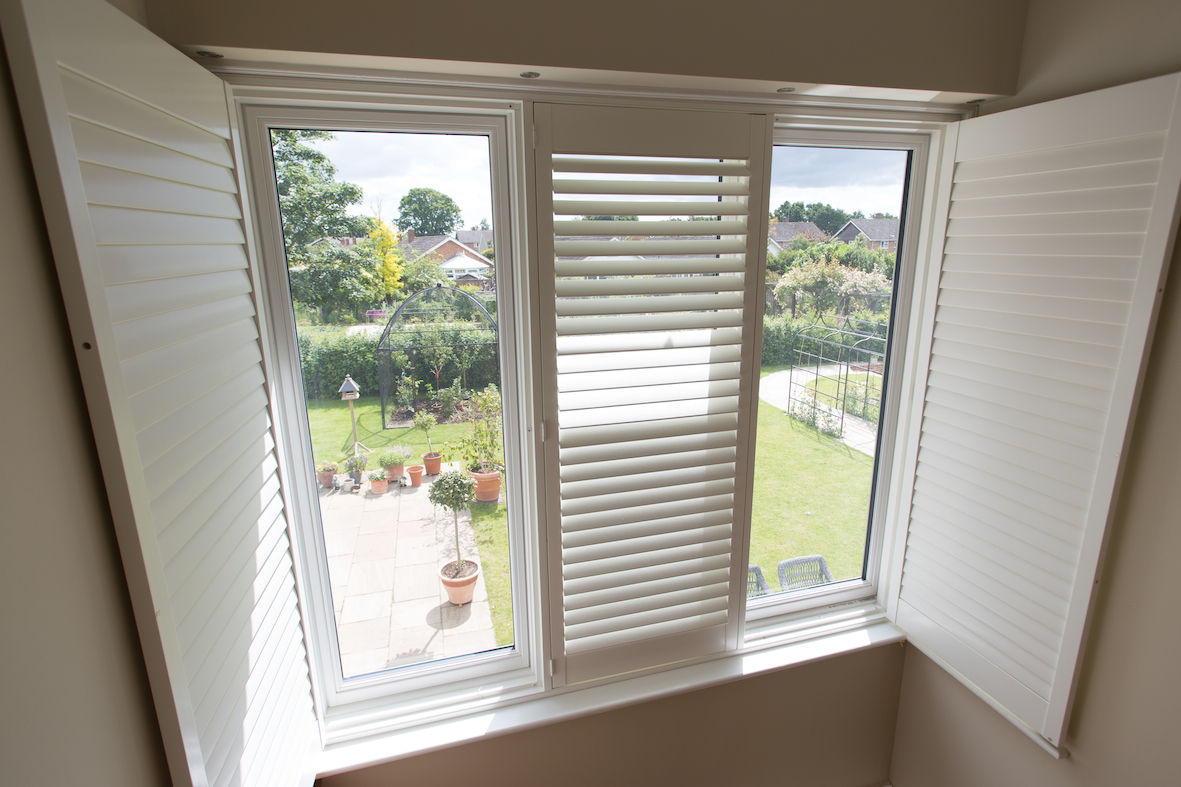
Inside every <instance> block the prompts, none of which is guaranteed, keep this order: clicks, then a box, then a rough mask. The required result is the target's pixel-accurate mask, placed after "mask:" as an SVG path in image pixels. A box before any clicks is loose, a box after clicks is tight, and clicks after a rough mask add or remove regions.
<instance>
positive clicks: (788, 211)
mask: <svg viewBox="0 0 1181 787" xmlns="http://www.w3.org/2000/svg"><path fill="white" fill-rule="evenodd" d="M771 215H772V216H774V217H775V218H777V219H779V220H780V221H808V219H807V218H805V217H806V215H807V214H806V213H805V212H804V203H802V202H784V203H783V204H782V205H780V206H779V207H778V208H776V209H775V212H774V213H772V214H771Z"/></svg>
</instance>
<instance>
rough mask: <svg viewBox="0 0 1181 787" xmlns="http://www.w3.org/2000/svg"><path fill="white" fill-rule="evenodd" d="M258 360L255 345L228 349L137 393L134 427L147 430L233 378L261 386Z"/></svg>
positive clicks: (243, 345)
mask: <svg viewBox="0 0 1181 787" xmlns="http://www.w3.org/2000/svg"><path fill="white" fill-rule="evenodd" d="M259 360H260V359H259V355H258V345H256V344H254V343H243V344H241V345H239V346H238V347H227V348H226V350H225V354H224V355H223V356H222V357H220V358H218V359H217V362H216V363H206V364H201V365H198V366H195V367H193V368H192V369H190V370H189V371H187V372H185V373H184V374H181V375H179V376H177V377H173V378H172V379H171V380H168V381H166V382H163V383H161V384H160V385H158V386H156V387H155V388H153V389H151V390H150V391H145V392H144V393H142V394H139V395H138V396H136V397H134V402H135V405H136V406H135V408H134V411H135V415H134V417H135V426H136V428H137V429H141V430H142V429H147V428H148V427H150V426H152V425H153V424H156V423H158V422H159V421H161V420H163V419H164V418H166V417H167V416H170V415H172V414H173V413H175V412H176V411H177V410H180V409H182V408H184V407H186V406H187V405H188V404H189V403H190V402H193V401H196V400H198V399H200V398H201V397H202V396H204V395H205V394H207V393H209V392H210V391H213V390H214V389H216V388H217V387H218V386H220V385H222V384H224V383H227V382H229V381H230V380H231V379H233V378H236V377H240V376H245V377H246V378H248V379H251V380H254V382H255V384H257V385H261V384H262V382H263V377H262V373H261V371H260V370H259V368H258V362H259Z"/></svg>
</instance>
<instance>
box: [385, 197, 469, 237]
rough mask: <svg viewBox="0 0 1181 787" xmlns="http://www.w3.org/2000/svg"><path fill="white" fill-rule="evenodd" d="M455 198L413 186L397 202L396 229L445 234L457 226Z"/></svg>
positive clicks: (424, 233) (457, 213) (458, 215)
mask: <svg viewBox="0 0 1181 787" xmlns="http://www.w3.org/2000/svg"><path fill="white" fill-rule="evenodd" d="M459 219H460V211H459V206H458V205H456V204H455V200H453V199H451V198H450V197H448V196H447V195H446V194H444V193H442V192H441V191H436V190H434V189H424V188H414V189H410V191H408V192H406V196H404V197H402V201H401V202H399V203H398V229H400V230H403V231H405V230H414V234H415V235H447V234H448V233H450V232H452V231H454V230H455V228H456V227H458V226H459Z"/></svg>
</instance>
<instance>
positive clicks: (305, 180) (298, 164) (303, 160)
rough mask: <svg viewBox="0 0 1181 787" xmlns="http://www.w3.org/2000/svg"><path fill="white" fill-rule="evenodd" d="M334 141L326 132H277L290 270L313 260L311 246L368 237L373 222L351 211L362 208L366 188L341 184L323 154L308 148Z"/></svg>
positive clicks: (278, 181)
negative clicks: (360, 206)
mask: <svg viewBox="0 0 1181 787" xmlns="http://www.w3.org/2000/svg"><path fill="white" fill-rule="evenodd" d="M326 139H332V134H330V133H329V132H327V131H308V130H301V129H275V130H273V131H272V132H271V150H272V153H273V155H274V160H275V182H276V184H277V185H278V190H279V209H280V211H281V213H282V216H283V242H284V244H285V246H286V248H287V260H288V263H289V264H290V265H293V266H294V265H302V264H304V263H305V262H307V261H308V260H309V259H310V258H311V257H312V252H311V251H310V248H309V247H310V246H311V244H313V243H315V242H316V241H318V240H322V239H324V238H353V237H361V236H363V235H367V234H368V233H369V229H370V220H369V219H367V218H364V217H362V216H350V215H349V214H348V213H347V210H348V208H349V207H351V206H353V205H357V204H358V203H360V202H361V196H362V194H361V187H360V186H358V185H356V184H354V183H345V182H341V181H337V180H336V167H334V166H332V162H331V161H329V160H328V157H327V156H325V155H324V154H323V153H321V152H320V151H318V150H316V149H315V148H314V147H312V146H311V145H308V144H306V143H307V142H309V141H313V140H326Z"/></svg>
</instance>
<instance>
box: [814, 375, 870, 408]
mask: <svg viewBox="0 0 1181 787" xmlns="http://www.w3.org/2000/svg"><path fill="white" fill-rule="evenodd" d="M848 385H852V386H853V389H852V390H851V391H849V395H850V396H853V394H854V392H855V391H858V390H859V389H858V386H861V387H862V388H864V389H865V390H866V392H867V393H868V394H869V395H870V398H871V399H874V400H877V399H879V398H881V395H882V376H881V375H880V374H872V375H871V374H870V373H869V372H850V373H849V376H848V379H847V380H846V378H844V377H842V378H840V379H838V378H835V377H819V378H817V379H815V380H811V381H810V382H809V383H808V384H807V386H806V387H807V388H808V390H809V391H815V392H816V394H817V395H819V396H820V401H822V402H839V401H840V400H841V398H842V397H844V395H845V388H846V386H848Z"/></svg>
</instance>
